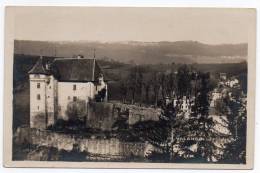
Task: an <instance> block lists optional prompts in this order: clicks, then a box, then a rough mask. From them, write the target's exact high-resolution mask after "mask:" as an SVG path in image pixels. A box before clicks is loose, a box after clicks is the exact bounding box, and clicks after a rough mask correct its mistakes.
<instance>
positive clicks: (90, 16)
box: [14, 7, 254, 44]
mask: <svg viewBox="0 0 260 173" xmlns="http://www.w3.org/2000/svg"><path fill="white" fill-rule="evenodd" d="M14 11H15V20H14V25H15V39H19V40H42V41H79V40H80V41H101V42H117V41H144V42H158V41H182V40H193V41H199V42H202V43H206V44H223V43H232V44H236V43H247V42H248V32H249V27H248V26H249V24H250V23H252V22H254V17H253V16H254V11H253V10H251V9H217V8H215V9H214V8H209V9H205V8H204V9H203V8H193V9H192V8H141V7H136V8H101V7H100V8H97V7H96V8H94V7H16V8H15V9H14Z"/></svg>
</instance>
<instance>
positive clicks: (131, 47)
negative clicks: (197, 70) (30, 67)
mask: <svg viewBox="0 0 260 173" xmlns="http://www.w3.org/2000/svg"><path fill="white" fill-rule="evenodd" d="M94 49H96V57H97V58H98V59H112V60H116V61H120V62H124V63H136V64H158V63H163V64H169V63H173V62H174V63H187V64H191V63H199V64H204V63H239V62H241V61H244V60H246V57H247V44H221V45H208V44H203V43H200V42H196V41H177V42H136V41H129V42H106V43H104V42H88V41H77V42H46V41H25V40H16V41H15V44H14V53H15V54H26V55H40V54H42V55H44V56H61V57H73V56H75V55H77V54H82V55H84V56H86V57H93V54H94Z"/></svg>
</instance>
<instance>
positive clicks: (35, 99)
mask: <svg viewBox="0 0 260 173" xmlns="http://www.w3.org/2000/svg"><path fill="white" fill-rule="evenodd" d="M28 73H29V81H30V127H31V128H38V129H45V128H46V127H47V126H49V125H51V124H54V119H55V118H54V112H55V111H54V102H55V99H54V98H55V97H54V96H55V92H54V90H55V85H54V83H55V80H54V78H53V76H52V75H51V74H50V72H49V69H48V65H46V66H45V65H44V62H43V59H42V57H40V59H39V60H38V61H37V63H36V64H35V65H34V66H33V68H32V69H31V70H30V71H29V72H28Z"/></svg>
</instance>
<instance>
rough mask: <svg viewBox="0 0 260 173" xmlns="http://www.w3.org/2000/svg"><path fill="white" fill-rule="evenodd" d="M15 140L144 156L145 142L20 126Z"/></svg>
mask: <svg viewBox="0 0 260 173" xmlns="http://www.w3.org/2000/svg"><path fill="white" fill-rule="evenodd" d="M14 142H15V143H16V144H18V145H19V144H23V143H28V142H29V143H30V144H34V145H37V146H47V147H55V148H57V149H58V150H66V151H71V150H72V149H73V146H74V145H77V146H78V147H79V150H80V151H82V152H83V151H87V152H89V153H91V154H101V155H111V156H124V157H127V156H138V157H144V151H145V148H146V146H147V145H146V144H145V143H131V142H121V141H119V140H118V139H115V138H111V139H89V138H86V137H83V136H79V135H71V134H62V133H55V132H50V131H44V130H39V129H31V128H18V130H17V132H16V134H15V136H14Z"/></svg>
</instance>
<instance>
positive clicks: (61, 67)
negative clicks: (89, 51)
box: [51, 58, 101, 82]
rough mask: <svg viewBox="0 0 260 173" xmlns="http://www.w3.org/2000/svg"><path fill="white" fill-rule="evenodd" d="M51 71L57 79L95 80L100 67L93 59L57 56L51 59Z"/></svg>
mask: <svg viewBox="0 0 260 173" xmlns="http://www.w3.org/2000/svg"><path fill="white" fill-rule="evenodd" d="M51 70H52V73H53V75H54V77H55V78H56V79H58V80H59V81H65V82H66V81H68V82H70V81H71V82H73V81H75V82H88V81H97V79H98V77H99V74H100V73H101V69H100V68H99V66H98V64H97V62H96V60H95V59H86V58H80V59H77V58H58V59H55V60H54V61H53V64H52V69H51Z"/></svg>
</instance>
